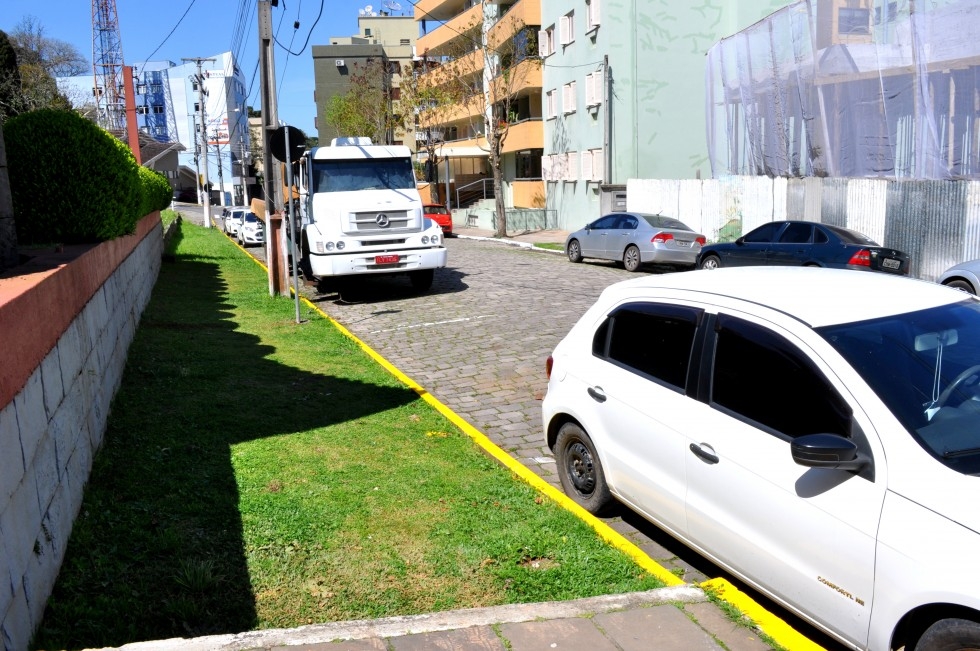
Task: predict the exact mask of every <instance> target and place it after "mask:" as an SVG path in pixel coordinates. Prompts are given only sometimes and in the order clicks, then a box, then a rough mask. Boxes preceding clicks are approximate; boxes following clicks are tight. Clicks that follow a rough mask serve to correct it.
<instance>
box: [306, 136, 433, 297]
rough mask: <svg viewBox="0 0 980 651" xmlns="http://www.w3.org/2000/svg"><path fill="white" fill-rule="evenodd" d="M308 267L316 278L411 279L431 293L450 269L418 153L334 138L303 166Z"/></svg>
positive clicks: (310, 275)
mask: <svg viewBox="0 0 980 651" xmlns="http://www.w3.org/2000/svg"><path fill="white" fill-rule="evenodd" d="M299 167H300V172H299V195H300V203H301V214H302V232H301V243H300V246H301V248H300V251H301V267H302V270H303V273H304V275H306V277H307V278H308V279H310V280H322V279H325V278H329V277H335V276H368V275H374V274H394V273H406V274H408V276H409V278H410V279H411V282H412V285H413V286H414V287H415V288H416V289H419V290H423V291H424V290H427V289H429V287H430V286H431V285H432V279H433V276H434V270H435V269H438V268H440V267H445V266H446V248H445V246H444V243H443V233H442V229H441V228H440V227H439V225H438V224H436V223H435V222H434V221H432V220H431V219H429V218H427V217H426V216H425V215H424V213H423V209H422V200H421V197H420V196H419V192H418V189H417V187H416V181H415V172H414V169H413V167H412V158H411V150H409V148H408V147H404V146H401V145H374V144H372V143H371V140H370V139H369V138H335V139H333V141H331V143H330V146H327V147H316V148H314V149H312V150H310V151H309V152H307V153H306V154H304V155H303V157H302V159H301V160H300V165H299Z"/></svg>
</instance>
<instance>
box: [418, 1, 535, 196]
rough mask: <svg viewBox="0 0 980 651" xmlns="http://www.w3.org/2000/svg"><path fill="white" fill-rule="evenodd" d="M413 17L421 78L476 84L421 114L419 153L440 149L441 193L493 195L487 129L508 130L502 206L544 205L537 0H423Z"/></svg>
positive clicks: (425, 81)
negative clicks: (460, 97)
mask: <svg viewBox="0 0 980 651" xmlns="http://www.w3.org/2000/svg"><path fill="white" fill-rule="evenodd" d="M415 20H416V22H417V23H418V24H419V28H420V30H421V32H422V35H421V36H419V39H418V41H417V43H416V60H417V62H420V64H419V74H420V75H422V77H421V81H420V83H422V84H430V85H432V86H435V87H438V86H440V85H449V84H452V85H454V86H455V87H456V88H460V87H461V86H464V85H465V86H468V87H469V89H470V90H471V92H469V93H466V96H465V99H464V100H463V101H460V102H459V103H457V104H456V105H455V106H452V107H441V108H439V110H436V111H425V112H423V113H421V114H420V116H419V129H418V131H417V138H418V139H419V141H420V153H421V152H422V151H423V150H425V152H426V154H427V153H428V152H429V151H432V152H433V154H434V155H435V160H436V161H437V168H438V182H439V186H438V187H439V191H440V199H439V200H440V201H447V197H448V203H449V204H450V205H451V206H452V207H454V208H455V207H457V206H458V205H466V204H467V203H469V202H470V201H472V200H473V199H475V198H477V197H480V196H487V195H490V196H492V192H493V191H492V177H493V174H492V171H491V168H490V165H491V163H490V154H489V152H490V143H488V141H487V135H488V130H489V131H497V132H500V133H505V134H506V135H505V136H504V138H503V141H502V144H501V149H500V154H501V155H500V165H501V170H502V177H503V187H502V192H503V194H504V205H505V207H506V208H507V209H521V208H534V209H540V208H543V207H544V205H545V196H544V183H543V181H542V178H541V157H542V154H543V142H544V140H543V133H544V132H543V121H542V107H541V64H540V60H539V59H538V57H537V48H536V47H535V43H536V41H537V34H538V31H539V29H540V21H541V2H540V0H517V1H516V2H508V1H502V2H496V3H495V2H479V1H478V0H420V1H419V2H417V3H416V4H415Z"/></svg>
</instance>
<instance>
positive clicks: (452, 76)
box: [419, 50, 483, 88]
mask: <svg viewBox="0 0 980 651" xmlns="http://www.w3.org/2000/svg"><path fill="white" fill-rule="evenodd" d="M482 71H483V52H482V51H480V50H474V51H473V52H470V53H468V54H466V55H464V56H462V57H460V58H458V59H456V60H454V61H451V62H450V63H448V64H446V65H443V66H439V67H436V68H433V69H432V70H430V71H429V72H427V73H426V74H424V75H422V76H421V77H420V78H419V81H420V84H421V85H422V87H424V88H438V87H439V86H444V85H446V84H448V83H449V82H450V81H455V80H457V79H461V78H462V79H465V78H466V77H470V76H476V75H477V74H478V73H480V72H482Z"/></svg>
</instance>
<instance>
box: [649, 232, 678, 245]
mask: <svg viewBox="0 0 980 651" xmlns="http://www.w3.org/2000/svg"><path fill="white" fill-rule="evenodd" d="M672 239H674V236H673V235H671V234H670V233H657V234H656V235H654V236H653V238H652V239H651V240H650V241H651V242H654V243H656V242H660V243H661V244H663V243H664V242H669V241H670V240H672Z"/></svg>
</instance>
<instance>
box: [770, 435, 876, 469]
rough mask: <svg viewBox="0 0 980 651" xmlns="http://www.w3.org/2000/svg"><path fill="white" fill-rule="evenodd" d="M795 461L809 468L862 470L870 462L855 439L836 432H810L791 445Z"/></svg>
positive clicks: (794, 440)
mask: <svg viewBox="0 0 980 651" xmlns="http://www.w3.org/2000/svg"><path fill="white" fill-rule="evenodd" d="M789 449H790V454H792V455H793V461H795V462H796V463H798V464H799V465H801V466H806V467H807V468H830V469H837V470H860V469H861V468H863V467H864V466H866V465H867V464H868V458H867V457H865V456H864V455H863V454H861V452H860V450H858V446H857V445H856V444H855V443H854V441H852V440H850V439H846V438H844V437H843V436H837V435H836V434H808V435H806V436H801V437H799V438H796V439H793V441H792V442H791V443H790V446H789Z"/></svg>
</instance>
